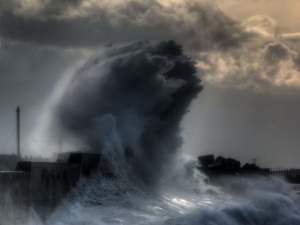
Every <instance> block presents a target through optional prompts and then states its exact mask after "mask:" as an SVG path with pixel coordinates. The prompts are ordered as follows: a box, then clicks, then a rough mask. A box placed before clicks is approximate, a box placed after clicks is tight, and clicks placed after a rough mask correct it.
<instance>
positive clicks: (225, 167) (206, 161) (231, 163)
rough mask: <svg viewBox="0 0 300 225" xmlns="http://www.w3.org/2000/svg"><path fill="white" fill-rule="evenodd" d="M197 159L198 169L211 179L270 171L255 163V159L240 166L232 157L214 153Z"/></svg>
mask: <svg viewBox="0 0 300 225" xmlns="http://www.w3.org/2000/svg"><path fill="white" fill-rule="evenodd" d="M198 161H199V164H200V166H199V167H198V169H199V170H200V171H202V172H203V173H205V174H206V175H207V176H208V178H209V179H210V180H211V181H214V180H216V179H217V178H220V177H223V176H228V175H231V176H250V175H266V174H269V173H270V170H269V169H267V168H260V167H259V166H257V165H256V159H255V160H253V163H252V164H249V163H246V164H245V165H244V166H242V167H241V163H240V161H238V160H235V159H232V158H224V157H222V156H218V157H217V158H215V157H214V155H204V156H199V157H198Z"/></svg>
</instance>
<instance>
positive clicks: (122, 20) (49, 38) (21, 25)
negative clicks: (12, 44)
mask: <svg viewBox="0 0 300 225" xmlns="http://www.w3.org/2000/svg"><path fill="white" fill-rule="evenodd" d="M15 2H16V3H15V5H13V6H11V7H10V8H9V10H4V12H3V15H2V17H1V18H0V34H1V36H2V38H4V39H8V40H9V39H11V40H15V41H20V42H24V41H25V42H32V43H36V44H42V45H45V44H46V45H58V46H66V47H77V46H79V47H91V46H97V45H102V44H107V43H110V42H122V41H123V42H126V41H133V40H137V39H156V40H158V39H175V40H177V41H179V42H181V43H183V44H184V46H185V47H188V48H189V49H190V50H191V49H193V50H212V49H215V48H221V49H222V48H225V49H226V48H230V47H238V46H240V44H241V43H243V42H245V41H248V40H249V39H250V38H251V37H253V34H252V35H250V34H248V33H247V32H244V30H243V28H242V26H240V24H239V23H237V22H235V21H233V20H232V19H230V18H229V17H228V16H226V15H225V14H224V13H223V12H222V11H220V10H219V9H218V8H216V7H215V6H214V5H213V4H211V3H209V2H207V1H202V2H196V1H191V2H183V3H180V4H179V3H178V4H175V5H172V6H165V5H162V4H160V3H159V2H157V1H154V0H152V1H151V0H147V1H124V2H118V4H116V3H109V2H108V1H104V2H103V3H101V4H100V3H99V2H97V1H95V2H93V1H92V3H91V2H89V1H49V2H46V4H42V3H41V2H40V1H35V2H34V3H32V4H31V5H27V7H25V6H26V5H23V4H22V2H21V3H20V2H19V1H15ZM17 3H18V4H17ZM87 3H90V5H88V6H86V4H87ZM2 4H3V3H2Z"/></svg>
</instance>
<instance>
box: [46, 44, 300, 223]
mask: <svg viewBox="0 0 300 225" xmlns="http://www.w3.org/2000/svg"><path fill="white" fill-rule="evenodd" d="M200 90H201V85H200V79H199V78H198V77H197V75H196V69H195V64H194V62H193V61H192V60H191V59H190V58H188V57H187V56H185V55H184V54H183V52H182V48H181V47H180V46H179V45H178V44H176V43H175V42H173V41H168V42H154V43H153V42H136V43H130V44H124V45H116V46H111V47H110V48H109V49H108V50H107V52H105V53H102V54H101V55H98V56H95V57H93V58H92V59H91V60H89V61H88V62H87V63H86V64H85V65H84V66H83V67H82V68H81V69H79V70H78V72H77V74H76V75H75V76H74V79H73V80H72V81H71V83H70V84H69V86H68V88H67V90H66V92H65V94H64V96H63V98H62V100H61V102H60V103H59V104H58V107H57V115H58V118H59V119H60V121H59V124H60V125H61V129H63V130H64V132H65V134H66V135H68V136H69V140H70V142H73V145H74V150H87V151H96V152H99V153H101V154H102V156H103V160H104V161H102V168H101V167H100V168H99V170H98V171H97V172H96V173H95V174H93V175H92V176H91V177H90V178H89V179H82V180H81V181H80V182H79V183H78V184H77V186H76V188H75V189H73V190H72V191H71V193H70V194H69V196H68V197H67V198H66V199H65V200H63V202H62V203H61V204H60V205H59V206H58V207H57V209H56V211H55V212H54V213H53V214H52V215H51V216H50V217H49V219H48V221H47V222H46V223H47V224H49V225H50V224H51V225H54V224H56V225H62V224H63V225H71V224H72V225H73V224H78V225H83V224H85V225H86V224H90V225H100V224H191V225H192V224H204V225H206V224H207V225H212V224H220V225H221V224H222V225H223V224H225V225H227V224H228V225H235V224H243V225H244V224H249V225H261V224H272V225H273V224H275V225H285V224H293V225H298V224H300V217H299V214H300V206H299V197H298V196H296V195H295V194H293V192H292V190H291V189H290V188H289V187H288V185H287V184H285V183H284V182H283V181H281V180H278V179H274V178H271V177H265V178H260V179H258V178H255V179H246V178H244V179H240V178H231V179H226V180H225V183H224V182H223V184H222V186H220V187H212V186H210V185H207V184H205V182H204V181H203V180H204V179H203V175H201V174H200V173H199V171H197V169H196V167H197V163H196V161H195V160H187V159H185V158H182V154H181V153H180V151H179V149H180V147H181V143H182V139H181V136H180V122H181V119H182V117H183V115H184V114H185V113H186V111H187V110H188V106H189V104H190V102H191V101H192V99H193V98H195V96H196V95H197V94H198V93H199V91H200ZM71 144H72V143H71ZM199 147H201V146H199ZM103 165H104V166H103Z"/></svg>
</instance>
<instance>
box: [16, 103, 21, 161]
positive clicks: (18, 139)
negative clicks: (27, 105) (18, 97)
mask: <svg viewBox="0 0 300 225" xmlns="http://www.w3.org/2000/svg"><path fill="white" fill-rule="evenodd" d="M20 112H21V110H20V107H19V106H18V107H17V110H16V113H17V156H18V157H19V158H21V153H20Z"/></svg>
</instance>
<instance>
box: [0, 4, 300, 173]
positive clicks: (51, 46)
mask: <svg viewBox="0 0 300 225" xmlns="http://www.w3.org/2000/svg"><path fill="white" fill-rule="evenodd" d="M299 8H300V2H299V1H298V0H286V1H284V4H283V1H282V0H259V1H257V0H216V1H204V0H192V1H191V0H190V1H183V0H176V1H172V2H171V1H168V0H160V1H158V0H140V1H139V0H131V1H129V0H113V1H111V0H110V1H106V0H103V1H98V0H64V1H61V0H51V1H50V0H47V1H44V0H26V1H24V0H12V1H6V0H0V43H1V46H0V107H1V108H0V152H3V153H13V152H15V109H16V107H17V106H21V113H22V114H21V118H22V124H21V132H22V153H23V155H35V156H36V155H39V154H43V153H47V154H48V155H50V154H51V153H52V152H53V151H55V149H57V150H58V148H59V134H58V135H57V138H56V139H55V138H54V140H56V141H52V142H51V143H49V142H46V141H45V139H44V138H45V136H47V124H49V123H51V119H50V118H51V106H53V105H54V104H55V102H56V101H58V99H59V98H60V96H61V93H62V92H63V90H64V89H65V88H66V87H67V86H68V80H69V79H70V77H71V76H72V74H73V73H74V71H76V69H77V68H78V67H79V66H80V64H81V63H82V62H84V61H85V60H86V59H88V58H89V57H90V56H92V55H93V54H95V53H98V52H99V51H102V49H104V48H105V46H108V45H111V44H114V43H121V42H130V41H135V40H145V39H147V40H169V39H173V40H175V41H177V42H179V43H180V44H182V45H183V47H184V51H185V53H186V54H188V55H190V56H192V57H193V59H194V60H196V63H197V67H198V74H199V76H200V77H201V79H202V80H203V85H204V90H203V91H202V92H201V93H200V94H199V97H198V98H197V99H196V100H195V101H194V103H193V105H192V106H191V109H190V113H189V114H187V115H186V117H185V119H184V122H183V127H184V130H183V135H184V138H185V144H184V152H186V153H188V154H190V155H192V156H198V155H201V154H207V153H214V154H216V155H218V154H221V155H224V156H225V157H233V158H237V159H241V160H242V161H243V162H246V161H251V159H252V158H257V161H258V163H259V164H260V165H263V166H273V167H276V166H287V167H299V166H300V101H299V98H300V55H299V54H300V45H299V43H300V15H299V12H298V11H299V10H298V9H299Z"/></svg>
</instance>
